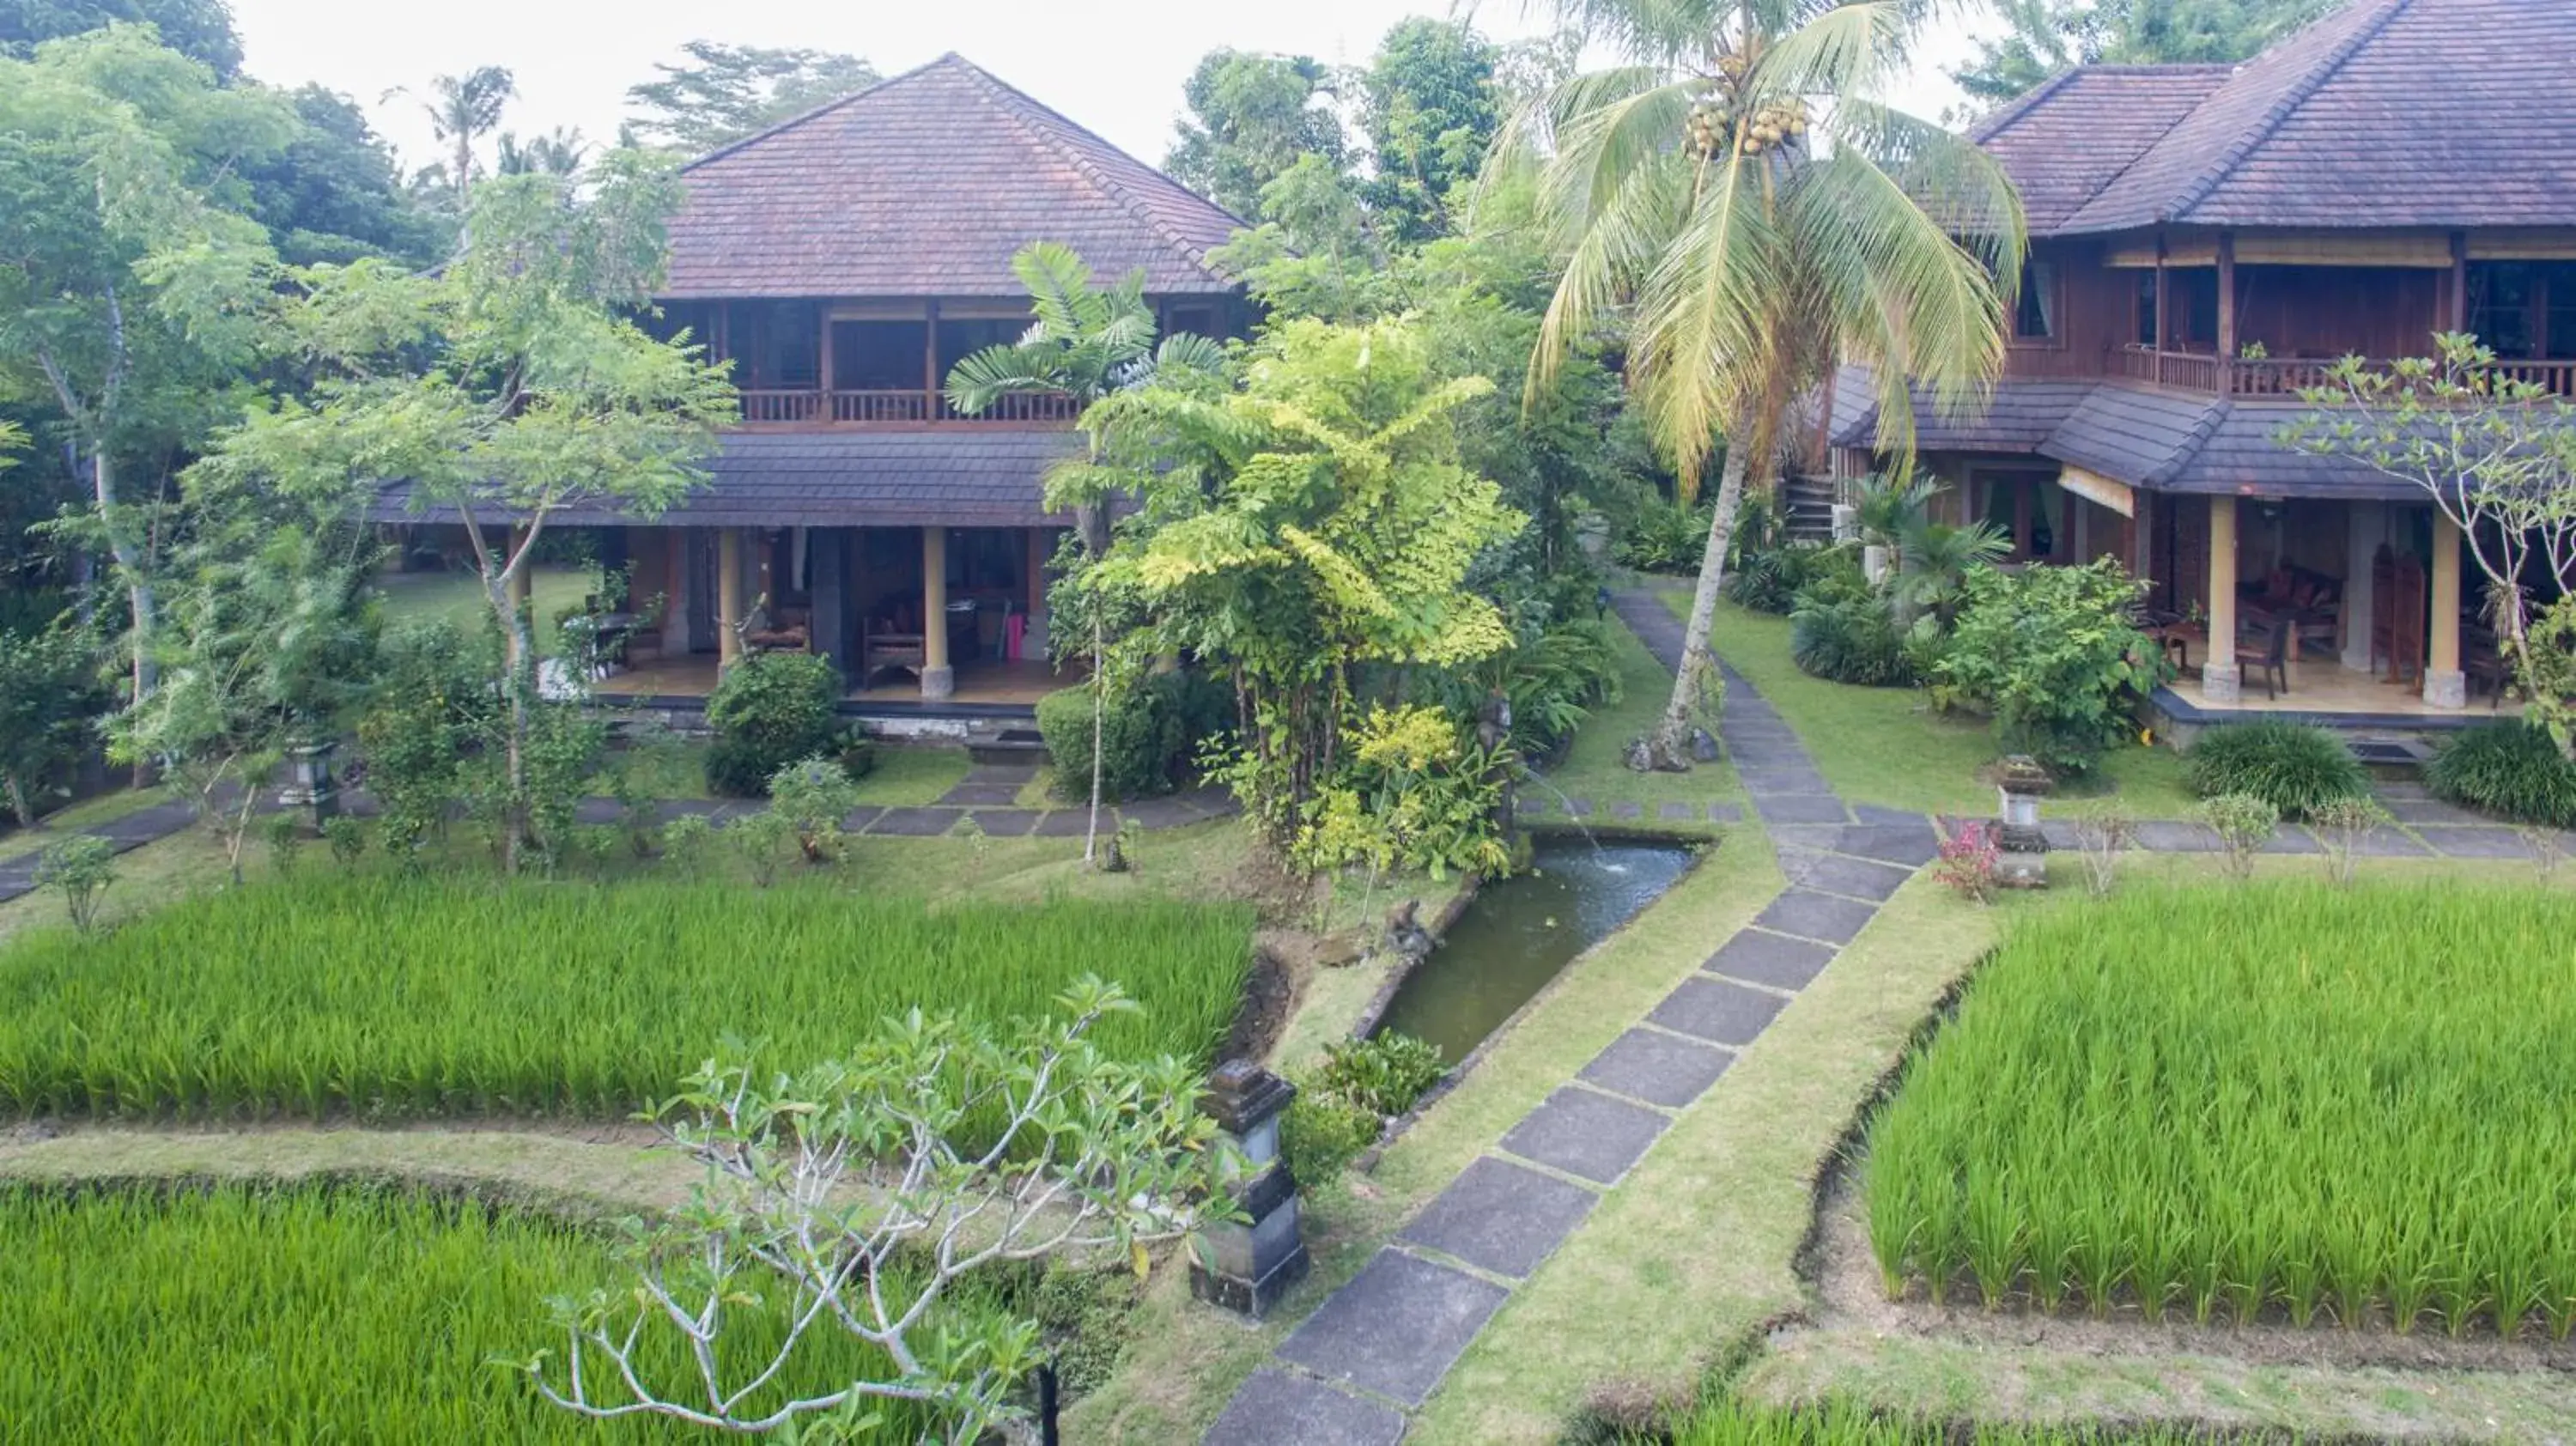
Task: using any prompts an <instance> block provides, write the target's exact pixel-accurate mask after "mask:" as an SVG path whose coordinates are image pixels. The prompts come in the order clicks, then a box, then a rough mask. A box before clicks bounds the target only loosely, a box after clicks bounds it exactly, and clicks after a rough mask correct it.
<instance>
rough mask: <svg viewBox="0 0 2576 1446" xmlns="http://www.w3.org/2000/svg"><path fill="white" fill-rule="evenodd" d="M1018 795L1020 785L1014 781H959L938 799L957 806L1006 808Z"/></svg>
mask: <svg viewBox="0 0 2576 1446" xmlns="http://www.w3.org/2000/svg"><path fill="white" fill-rule="evenodd" d="M1019 796H1020V786H1019V785H1018V784H1016V783H961V784H958V785H957V786H956V787H955V788H952V789H950V790H948V791H947V792H946V793H943V794H941V795H939V801H940V802H941V803H943V804H953V805H955V806H957V807H959V808H973V807H976V806H978V805H980V806H982V807H985V808H1007V807H1009V806H1010V805H1011V804H1012V803H1013V802H1014V801H1016V800H1017V799H1018V798H1019Z"/></svg>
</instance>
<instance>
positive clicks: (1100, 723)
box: [1082, 598, 1109, 864]
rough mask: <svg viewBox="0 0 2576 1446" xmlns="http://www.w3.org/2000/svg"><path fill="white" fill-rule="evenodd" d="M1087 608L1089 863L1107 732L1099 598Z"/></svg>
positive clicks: (1085, 848)
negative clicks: (1102, 743) (1102, 750)
mask: <svg viewBox="0 0 2576 1446" xmlns="http://www.w3.org/2000/svg"><path fill="white" fill-rule="evenodd" d="M1092 602H1093V606H1092V609H1091V821H1090V823H1089V824H1088V825H1086V826H1085V827H1084V829H1083V834H1082V861H1083V862H1084V863H1086V864H1087V863H1090V862H1091V861H1092V852H1093V850H1094V849H1096V848H1097V847H1098V846H1099V844H1100V793H1101V788H1100V781H1101V778H1102V776H1103V771H1102V767H1101V758H1100V745H1101V741H1102V738H1101V735H1102V734H1103V733H1105V732H1106V731H1107V728H1106V722H1107V719H1108V716H1109V673H1108V662H1107V660H1106V659H1105V658H1103V657H1102V656H1101V648H1102V643H1101V628H1100V608H1099V606H1098V604H1099V599H1097V598H1094V599H1092Z"/></svg>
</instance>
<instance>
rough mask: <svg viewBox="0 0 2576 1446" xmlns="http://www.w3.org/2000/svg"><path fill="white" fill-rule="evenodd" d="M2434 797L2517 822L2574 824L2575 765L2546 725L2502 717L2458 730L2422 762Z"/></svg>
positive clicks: (2559, 826)
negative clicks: (2457, 732)
mask: <svg viewBox="0 0 2576 1446" xmlns="http://www.w3.org/2000/svg"><path fill="white" fill-rule="evenodd" d="M2424 784H2425V786H2426V787H2428V788H2430V789H2431V790H2432V791H2433V796H2434V797H2436V798H2439V799H2443V800H2445V801H2447V802H2450V803H2456V804H2458V805H2460V806H2461V807H2462V808H2474V809H2476V810H2478V811H2479V812H2481V813H2491V814H2494V815H2496V816H2497V817H2499V818H2507V819H2511V820H2513V821H2514V822H2515V823H2536V824H2545V825H2547V826H2549V827H2551V828H2576V763H2569V762H2568V761H2567V757H2566V755H2565V754H2563V753H2561V752H2559V751H2558V745H2557V744H2556V743H2555V742H2553V741H2552V740H2551V739H2550V737H2549V734H2548V732H2547V731H2546V730H2545V729H2540V728H2534V727H2532V726H2531V725H2529V724H2527V723H2521V722H2516V721H2512V720H2506V721H2503V722H2498V723H2481V724H2478V725H2477V726H2475V727H2473V728H2467V729H2464V730H2462V731H2461V733H2460V736H2459V737H2457V738H2454V739H2452V740H2451V741H2450V743H2449V744H2448V745H2447V746H2445V747H2444V748H2443V749H2442V751H2441V752H2439V753H2437V754H2435V755H2433V761H2432V762H2431V763H2430V764H2428V765H2426V766H2425V769H2424Z"/></svg>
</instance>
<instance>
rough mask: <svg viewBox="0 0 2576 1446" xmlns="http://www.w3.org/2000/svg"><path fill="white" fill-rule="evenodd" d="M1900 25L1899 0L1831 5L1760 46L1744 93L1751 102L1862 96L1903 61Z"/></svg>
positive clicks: (1877, 87) (1902, 27) (1872, 92)
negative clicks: (1808, 97)
mask: <svg viewBox="0 0 2576 1446" xmlns="http://www.w3.org/2000/svg"><path fill="white" fill-rule="evenodd" d="M1906 29H1907V26H1906V19H1905V7H1904V4H1903V3H1902V0H1852V3H1849V4H1843V5H1835V6H1831V7H1829V8H1827V9H1825V10H1824V11H1823V12H1822V13H1821V14H1818V15H1816V16H1815V17H1814V18H1812V19H1810V20H1808V21H1807V22H1806V23H1804V24H1802V25H1800V26H1799V27H1798V28H1796V29H1795V30H1789V31H1785V32H1782V33H1780V34H1778V35H1777V36H1776V37H1775V38H1774V39H1772V40H1771V41H1770V42H1769V43H1768V44H1766V45H1764V46H1763V47H1762V49H1761V51H1760V54H1759V56H1758V58H1757V59H1756V60H1755V62H1754V66H1753V70H1752V73H1751V74H1749V75H1747V76H1746V77H1745V80H1744V91H1745V94H1746V96H1747V97H1748V98H1749V100H1750V101H1751V102H1752V103H1755V104H1761V103H1767V102H1773V101H1783V100H1790V99H1795V98H1799V97H1805V96H1820V95H1821V96H1830V97H1832V98H1834V99H1835V100H1836V101H1837V102H1842V101H1861V100H1867V99H1868V98H1869V97H1871V96H1874V95H1876V94H1878V93H1879V91H1881V90H1882V89H1884V88H1885V87H1886V85H1887V84H1888V83H1889V82H1890V81H1891V80H1893V79H1894V78H1895V76H1896V73H1897V67H1899V66H1900V65H1901V64H1902V63H1903V62H1904V58H1905V34H1906Z"/></svg>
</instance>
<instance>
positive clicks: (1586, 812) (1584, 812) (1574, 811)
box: [1565, 798, 1592, 818]
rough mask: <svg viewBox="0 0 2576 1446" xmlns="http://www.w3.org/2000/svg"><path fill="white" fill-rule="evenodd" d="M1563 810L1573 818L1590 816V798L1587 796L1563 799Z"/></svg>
mask: <svg viewBox="0 0 2576 1446" xmlns="http://www.w3.org/2000/svg"><path fill="white" fill-rule="evenodd" d="M1565 811H1566V812H1567V813H1568V814H1570V815H1572V816H1573V817H1575V818H1590V817H1591V816H1592V800H1591V799H1588V798H1569V799H1567V800H1566V801H1565Z"/></svg>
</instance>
